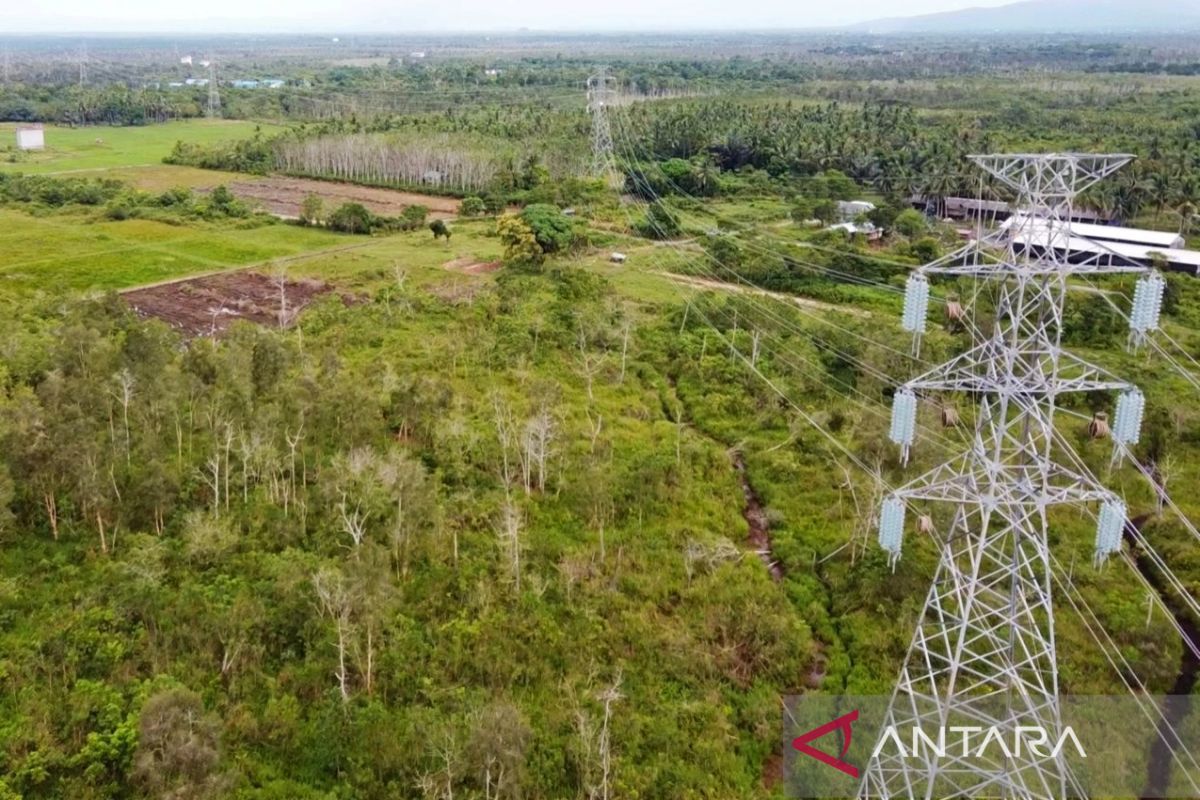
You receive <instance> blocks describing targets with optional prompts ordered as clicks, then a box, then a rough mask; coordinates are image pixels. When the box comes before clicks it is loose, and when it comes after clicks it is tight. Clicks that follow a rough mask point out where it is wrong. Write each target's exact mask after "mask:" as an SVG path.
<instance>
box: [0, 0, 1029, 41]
mask: <svg viewBox="0 0 1200 800" xmlns="http://www.w3.org/2000/svg"><path fill="white" fill-rule="evenodd" d="M1011 1H1012V0H973V1H972V0H907V1H906V2H903V3H896V2H894V0H855V1H854V2H830V1H829V0H595V2H590V3H589V2H587V1H586V0H419V1H418V2H414V0H251V1H250V2H247V0H117V2H107V3H106V2H103V1H102V0H32V1H30V0H0V34H3V33H7V32H76V31H96V32H114V31H129V32H146V31H171V32H175V31H187V32H196V33H200V32H203V33H210V32H221V31H225V32H230V33H233V32H255V31H280V32H283V31H298V32H307V31H319V32H324V31H371V32H375V33H382V32H391V31H404V30H422V31H480V30H509V31H511V30H515V29H517V28H522V27H525V28H531V29H534V30H640V29H657V30H662V29H685V28H686V29H695V28H725V29H728V28H772V29H778V28H808V27H818V26H826V25H842V24H848V23H853V22H861V21H864V20H869V19H876V18H879V17H891V16H910V15H914V14H925V13H929V12H935V11H950V10H953V9H957V8H963V7H964V6H968V5H974V6H997V5H1003V4H1005V3H1006V2H1011Z"/></svg>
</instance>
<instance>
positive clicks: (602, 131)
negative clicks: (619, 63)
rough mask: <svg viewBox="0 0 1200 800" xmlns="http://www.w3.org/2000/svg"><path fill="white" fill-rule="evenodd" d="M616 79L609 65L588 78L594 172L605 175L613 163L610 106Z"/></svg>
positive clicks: (600, 68)
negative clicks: (609, 124)
mask: <svg viewBox="0 0 1200 800" xmlns="http://www.w3.org/2000/svg"><path fill="white" fill-rule="evenodd" d="M615 81H616V79H615V78H613V77H612V76H610V75H609V74H608V68H607V67H599V68H598V69H597V70H596V73H595V74H594V75H592V76H591V77H589V78H588V80H587V110H588V113H589V114H591V115H592V174H593V175H603V174H605V173H606V172H607V171H608V168H609V165H610V164H611V163H612V155H613V139H612V129H611V128H609V126H608V107H609V105H610V104H611V102H612V99H613V97H614V95H615V94H616V92H615V90H614V89H613V85H614V83H615Z"/></svg>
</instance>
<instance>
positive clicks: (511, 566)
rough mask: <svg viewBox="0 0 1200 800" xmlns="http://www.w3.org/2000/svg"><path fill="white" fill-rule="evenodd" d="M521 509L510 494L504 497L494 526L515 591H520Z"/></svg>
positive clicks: (522, 544)
mask: <svg viewBox="0 0 1200 800" xmlns="http://www.w3.org/2000/svg"><path fill="white" fill-rule="evenodd" d="M521 527H522V519H521V509H520V508H518V507H517V505H516V503H514V502H513V500H512V497H511V496H507V497H505V498H504V505H503V506H502V507H501V510H500V521H499V523H498V524H497V526H496V537H497V539H498V540H499V544H500V553H501V556H502V557H503V558H504V562H505V564H506V566H507V568H508V574H509V578H510V579H511V580H512V582H513V586H514V587H515V588H516V590H517V593H518V594H520V592H521V550H522V549H523V547H524V543H523V542H522V541H521Z"/></svg>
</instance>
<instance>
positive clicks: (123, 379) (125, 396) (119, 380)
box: [112, 367, 135, 466]
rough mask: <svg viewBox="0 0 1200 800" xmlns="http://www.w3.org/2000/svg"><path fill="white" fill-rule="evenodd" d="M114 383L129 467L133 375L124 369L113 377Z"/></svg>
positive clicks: (113, 392)
mask: <svg viewBox="0 0 1200 800" xmlns="http://www.w3.org/2000/svg"><path fill="white" fill-rule="evenodd" d="M113 382H114V383H115V384H116V386H115V388H114V389H113V390H112V394H113V397H115V398H116V400H117V402H118V403H120V404H121V419H122V422H123V423H124V427H125V464H126V466H128V465H129V461H130V449H131V447H130V439H129V404H130V403H131V402H133V387H134V383H135V381H134V378H133V373H131V372H130V371H129V370H128V368H126V367H122V368H121V369H120V371H118V372H117V374H116V375H114V376H113Z"/></svg>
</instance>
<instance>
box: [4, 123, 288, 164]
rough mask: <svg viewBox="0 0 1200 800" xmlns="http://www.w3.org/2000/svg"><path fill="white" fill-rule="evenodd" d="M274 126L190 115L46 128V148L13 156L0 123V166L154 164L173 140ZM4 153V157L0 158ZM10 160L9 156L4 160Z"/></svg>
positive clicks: (219, 138)
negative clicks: (119, 124) (173, 119)
mask: <svg viewBox="0 0 1200 800" xmlns="http://www.w3.org/2000/svg"><path fill="white" fill-rule="evenodd" d="M258 130H261V131H262V132H263V133H264V134H268V133H271V132H272V131H276V130H279V127H278V126H276V125H271V124H269V123H257V122H250V121H245V120H207V119H203V120H201V119H195V120H186V121H180V122H166V123H162V124H156V125H138V126H132V127H121V128H117V127H107V126H88V127H80V128H69V127H64V126H61V125H47V126H46V149H45V150H43V151H40V152H29V153H25V154H17V153H16V150H15V136H16V134H15V131H16V125H15V124H13V123H7V122H6V123H0V143H3V144H2V146H0V170H6V171H13V172H28V173H51V172H52V173H63V172H82V171H85V170H86V171H96V172H99V171H103V170H107V169H113V168H117V167H135V166H144V165H160V164H161V162H162V160H163V158H164V157H166V156H167V155H168V154H169V153H170V152H171V148H172V147H174V146H175V142H177V141H185V142H192V143H195V144H215V143H217V142H223V141H227V140H230V139H242V138H246V137H248V136H252V135H254V133H255V131H258ZM5 155H7V156H8V157H7V158H6V157H5ZM10 158H11V159H12V160H9V159H10Z"/></svg>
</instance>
